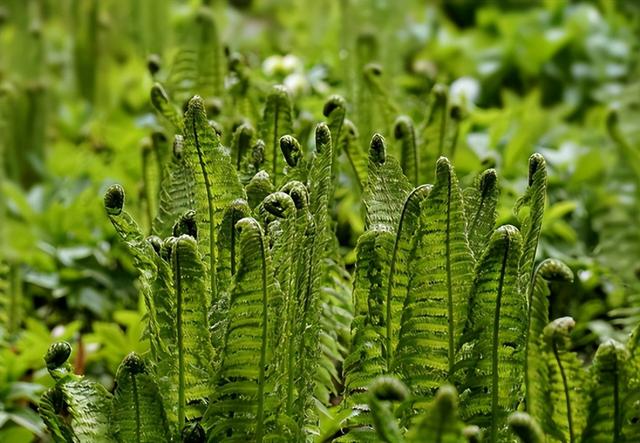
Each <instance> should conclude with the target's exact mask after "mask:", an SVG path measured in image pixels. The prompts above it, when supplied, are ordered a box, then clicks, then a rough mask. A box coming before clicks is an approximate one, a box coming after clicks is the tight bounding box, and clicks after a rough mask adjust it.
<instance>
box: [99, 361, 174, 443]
mask: <svg viewBox="0 0 640 443" xmlns="http://www.w3.org/2000/svg"><path fill="white" fill-rule="evenodd" d="M111 426H112V428H113V432H114V435H115V437H116V440H118V441H120V442H126V443H129V442H132V443H133V442H135V443H142V442H148V443H154V442H169V441H171V438H170V435H171V434H170V432H169V427H168V424H167V418H166V416H165V412H164V408H163V406H162V400H161V398H160V393H159V391H158V386H157V385H156V382H155V380H154V378H153V376H152V375H151V374H150V373H149V372H148V370H147V368H146V367H145V364H144V362H143V361H142V359H141V358H140V357H139V356H138V355H136V354H133V353H132V354H129V355H128V356H127V357H125V359H124V360H123V362H122V364H121V365H120V368H119V369H118V374H117V375H116V390H115V393H114V397H113V406H112V413H111Z"/></svg>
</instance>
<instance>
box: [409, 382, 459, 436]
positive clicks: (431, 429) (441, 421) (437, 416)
mask: <svg viewBox="0 0 640 443" xmlns="http://www.w3.org/2000/svg"><path fill="white" fill-rule="evenodd" d="M463 430H464V425H463V424H462V422H461V421H460V418H459V416H458V393H457V391H456V389H455V388H454V387H453V386H451V385H444V386H442V387H441V388H440V389H438V392H437V393H436V396H435V398H434V399H433V401H432V402H431V403H430V404H429V406H428V407H427V410H426V412H424V413H423V414H422V416H421V419H420V421H419V422H418V424H417V426H415V427H414V428H413V429H412V430H411V431H410V432H409V433H408V435H407V441H408V442H410V443H422V442H440V443H465V442H466V441H467V439H466V438H465V436H464V433H463Z"/></svg>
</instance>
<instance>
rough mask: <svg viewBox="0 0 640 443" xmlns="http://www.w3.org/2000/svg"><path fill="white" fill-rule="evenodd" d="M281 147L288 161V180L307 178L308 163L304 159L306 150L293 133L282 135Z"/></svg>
mask: <svg viewBox="0 0 640 443" xmlns="http://www.w3.org/2000/svg"><path fill="white" fill-rule="evenodd" d="M280 149H281V150H282V155H284V159H285V161H286V162H287V167H286V169H285V175H286V177H287V180H288V181H291V180H296V181H301V182H304V181H306V180H307V174H308V171H307V164H306V161H305V160H304V152H302V147H301V146H300V143H298V140H296V139H295V137H293V136H291V135H283V136H282V137H280Z"/></svg>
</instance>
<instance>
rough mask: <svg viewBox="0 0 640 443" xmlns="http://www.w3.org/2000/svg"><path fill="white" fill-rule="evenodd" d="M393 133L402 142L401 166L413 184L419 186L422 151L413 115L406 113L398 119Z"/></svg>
mask: <svg viewBox="0 0 640 443" xmlns="http://www.w3.org/2000/svg"><path fill="white" fill-rule="evenodd" d="M393 135H394V136H395V139H396V141H398V142H399V143H400V166H401V167H402V170H403V171H404V175H406V176H407V178H408V179H409V181H410V182H411V184H413V186H418V185H420V184H422V183H421V181H420V174H419V172H420V152H419V150H418V146H417V144H416V131H415V129H414V127H413V121H412V120H411V117H408V116H406V115H403V116H400V117H398V118H397V119H396V122H395V124H394V126H393Z"/></svg>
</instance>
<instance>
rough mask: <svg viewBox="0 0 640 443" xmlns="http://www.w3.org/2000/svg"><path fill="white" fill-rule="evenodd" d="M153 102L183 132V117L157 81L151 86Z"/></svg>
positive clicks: (176, 128) (161, 113) (163, 115)
mask: <svg viewBox="0 0 640 443" xmlns="http://www.w3.org/2000/svg"><path fill="white" fill-rule="evenodd" d="M151 104H152V105H153V107H154V108H155V109H156V111H158V113H159V114H160V115H161V116H162V117H164V118H165V119H166V120H167V121H168V122H169V123H171V125H172V128H173V129H174V130H175V131H177V132H180V133H181V132H183V122H182V117H180V114H179V113H178V110H177V109H176V108H175V106H174V105H173V103H171V100H169V96H168V95H167V92H166V91H165V90H164V88H163V87H162V85H161V84H160V83H155V84H154V85H153V86H152V87H151Z"/></svg>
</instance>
